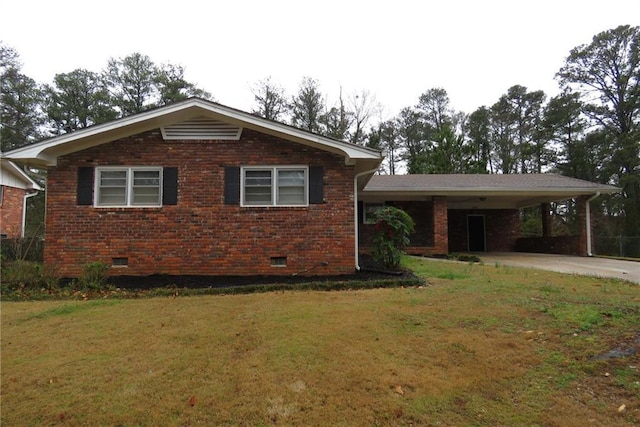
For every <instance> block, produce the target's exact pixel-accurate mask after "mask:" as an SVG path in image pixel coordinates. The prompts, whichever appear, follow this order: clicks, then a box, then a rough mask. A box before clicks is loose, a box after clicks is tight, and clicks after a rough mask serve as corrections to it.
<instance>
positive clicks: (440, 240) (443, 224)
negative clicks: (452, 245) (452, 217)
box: [433, 196, 449, 254]
mask: <svg viewBox="0 0 640 427" xmlns="http://www.w3.org/2000/svg"><path fill="white" fill-rule="evenodd" d="M433 253H434V254H448V253H449V217H448V212H447V198H446V197H444V196H433Z"/></svg>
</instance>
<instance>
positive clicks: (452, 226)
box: [449, 209, 520, 252]
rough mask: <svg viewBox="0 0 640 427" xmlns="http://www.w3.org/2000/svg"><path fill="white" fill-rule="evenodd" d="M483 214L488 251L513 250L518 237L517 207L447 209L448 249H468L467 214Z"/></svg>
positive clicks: (457, 250)
mask: <svg viewBox="0 0 640 427" xmlns="http://www.w3.org/2000/svg"><path fill="white" fill-rule="evenodd" d="M468 215H484V217H485V242H486V249H487V251H488V252H510V251H513V250H515V245H516V240H517V239H518V238H519V237H520V211H519V210H517V209H486V210H481V209H451V210H449V250H450V251H451V252H467V251H468V250H469V242H468V231H467V216H468Z"/></svg>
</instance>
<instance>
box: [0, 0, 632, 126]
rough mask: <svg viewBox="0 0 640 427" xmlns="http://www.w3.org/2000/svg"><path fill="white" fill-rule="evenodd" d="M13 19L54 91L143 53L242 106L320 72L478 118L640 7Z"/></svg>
mask: <svg viewBox="0 0 640 427" xmlns="http://www.w3.org/2000/svg"><path fill="white" fill-rule="evenodd" d="M0 15H1V16H2V18H1V21H0V22H1V23H0V40H2V41H3V42H4V43H5V44H6V45H8V46H10V47H13V48H14V49H16V50H17V51H18V53H19V54H20V58H21V60H22V63H23V73H24V74H26V75H28V76H30V77H32V78H33V79H35V80H36V81H38V82H40V83H49V82H51V80H52V79H53V76H54V75H55V74H57V73H65V72H70V71H72V70H74V69H76V68H86V69H89V70H91V71H96V72H97V71H101V70H102V69H103V68H104V67H105V65H106V63H107V60H108V59H109V58H111V57H115V58H120V57H124V56H126V55H129V54H131V53H133V52H140V53H143V54H146V55H148V56H150V57H151V59H152V60H153V61H155V62H157V63H164V62H170V63H173V64H179V65H182V66H184V67H185V68H186V77H187V80H189V81H191V82H193V83H196V84H197V85H198V86H199V87H201V88H203V89H205V90H207V91H209V92H211V93H212V94H213V96H214V97H215V98H216V100H217V101H218V102H220V103H222V104H226V105H228V106H231V107H235V108H239V109H242V110H250V109H251V108H252V106H253V96H252V93H251V86H252V85H254V84H255V83H256V82H257V81H258V80H261V79H263V78H265V77H266V76H269V75H271V76H272V78H273V80H275V81H276V82H278V83H279V84H280V85H282V86H284V87H285V89H286V90H287V92H288V93H289V94H290V95H292V94H294V93H295V91H296V89H297V87H298V84H299V82H300V80H301V79H302V77H303V76H310V77H313V78H316V79H317V80H318V81H319V82H320V85H321V89H322V91H323V92H324V93H326V94H327V95H328V100H329V102H330V103H332V102H335V100H336V98H337V96H338V93H339V88H340V86H342V88H343V92H344V93H345V94H349V93H352V92H354V91H361V90H368V91H370V92H371V93H373V94H375V96H376V98H377V100H378V101H379V102H380V103H381V104H382V105H383V106H384V107H385V116H386V117H385V118H389V117H391V116H393V115H395V114H397V113H398V111H399V110H400V109H401V108H403V107H406V106H411V105H415V103H416V102H417V100H418V97H419V96H420V94H422V93H423V92H425V91H427V90H428V89H431V88H435V87H442V88H444V89H446V91H447V92H448V94H449V97H450V99H451V104H452V106H453V107H454V108H455V109H456V110H461V111H465V112H467V113H471V112H473V111H474V110H475V109H476V108H478V107H480V106H482V105H487V106H490V105H491V104H493V103H494V102H496V101H497V100H498V98H499V97H500V96H501V95H502V94H504V93H506V91H507V89H508V88H509V87H511V86H513V85H515V84H520V85H523V86H526V87H527V88H528V89H529V90H539V89H540V90H544V91H545V93H547V95H555V94H557V92H558V89H557V84H556V82H555V80H554V75H555V73H556V72H557V71H558V69H559V68H560V67H561V66H562V64H563V63H564V59H565V58H566V57H567V55H568V54H569V51H570V50H571V49H572V48H574V47H576V46H578V45H580V44H588V43H590V42H591V39H592V38H593V36H594V35H595V34H597V33H599V32H601V31H605V30H608V29H612V28H615V27H617V26H618V25H623V24H629V25H634V26H635V25H639V24H640V23H639V22H638V21H640V1H638V0H606V1H603V0H598V1H595V0H536V1H532V0H530V1H516V0H511V1H498V0H447V1H437V2H436V1H427V0H422V1H418V0H416V1H405V0H394V1H389V0H387V1H376V0H368V1H355V0H337V1H336V0H324V1H317V2H310V1H301V0H298V1H285V0H270V1H266V0H246V1H243V0H233V1H214V0H209V1H193V0H182V1H177V2H176V1H172V2H169V1H160V0H154V1H136V0H127V1H121V0H109V1H99V2H98V1H94V2H92V1H87V0H82V1H71V0H57V1H52V0H44V1H34V0H20V1H17V0H0Z"/></svg>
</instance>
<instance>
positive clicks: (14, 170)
mask: <svg viewBox="0 0 640 427" xmlns="http://www.w3.org/2000/svg"><path fill="white" fill-rule="evenodd" d="M2 169H5V170H6V171H7V172H9V173H11V174H13V175H14V176H16V177H17V178H18V179H19V180H20V181H22V182H23V183H24V184H25V185H24V186H23V187H20V188H23V189H25V190H38V191H42V187H41V186H40V185H39V184H38V183H37V182H35V181H34V180H33V179H32V178H31V177H30V176H29V175H27V173H26V172H25V171H23V170H22V169H20V167H19V166H18V165H16V164H15V163H13V162H11V161H8V160H4V159H3V160H2Z"/></svg>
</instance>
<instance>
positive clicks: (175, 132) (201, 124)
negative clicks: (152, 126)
mask: <svg viewBox="0 0 640 427" xmlns="http://www.w3.org/2000/svg"><path fill="white" fill-rule="evenodd" d="M161 130H162V137H163V138H164V139H165V140H167V139H218V140H220V139H222V140H234V141H237V140H238V139H240V134H241V133H242V128H241V127H240V126H236V125H232V124H229V123H225V122H221V121H220V120H214V119H208V118H206V117H199V118H195V119H191V120H187V121H184V122H181V123H175V124H173V125H169V126H165V127H163V128H161Z"/></svg>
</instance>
